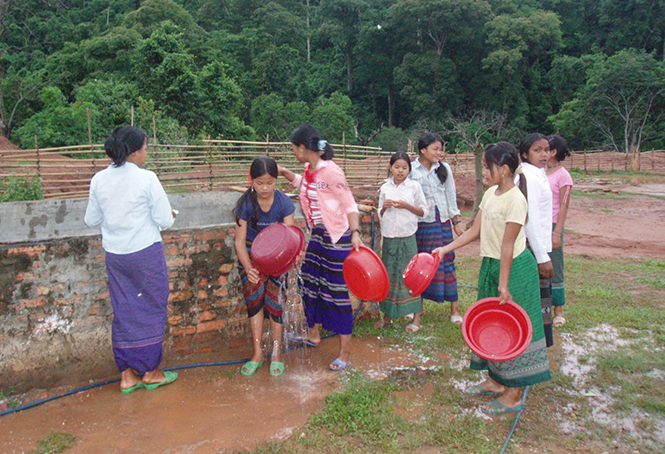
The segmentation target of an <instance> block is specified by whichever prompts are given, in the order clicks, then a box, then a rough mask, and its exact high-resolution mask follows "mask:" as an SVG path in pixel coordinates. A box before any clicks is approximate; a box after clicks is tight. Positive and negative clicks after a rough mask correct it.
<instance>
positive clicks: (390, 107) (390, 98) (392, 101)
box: [388, 84, 395, 128]
mask: <svg viewBox="0 0 665 454" xmlns="http://www.w3.org/2000/svg"><path fill="white" fill-rule="evenodd" d="M393 92H394V90H393V86H392V84H390V85H389V86H388V127H389V128H392V127H393V115H394V113H395V95H394V93H393Z"/></svg>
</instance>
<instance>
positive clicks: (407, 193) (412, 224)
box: [379, 177, 428, 238]
mask: <svg viewBox="0 0 665 454" xmlns="http://www.w3.org/2000/svg"><path fill="white" fill-rule="evenodd" d="M386 200H402V201H404V202H406V203H408V204H409V205H413V206H414V207H416V208H422V209H423V216H422V217H424V216H427V213H428V208H427V201H426V200H425V194H424V193H423V188H422V187H421V186H420V184H419V183H416V182H415V181H413V180H411V179H410V178H407V179H406V180H404V181H403V182H402V183H401V184H400V185H399V186H395V180H393V178H392V177H391V178H388V179H387V180H386V182H385V183H384V184H383V185H382V186H381V193H380V194H379V219H381V235H383V236H384V237H386V238H406V237H409V236H411V235H413V234H414V233H416V231H417V230H418V220H419V219H422V217H419V216H418V215H416V214H414V213H412V212H411V211H409V210H407V209H405V208H394V207H390V208H386V211H385V212H384V213H383V214H381V210H382V209H383V204H384V203H385V201H386Z"/></svg>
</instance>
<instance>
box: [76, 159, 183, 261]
mask: <svg viewBox="0 0 665 454" xmlns="http://www.w3.org/2000/svg"><path fill="white" fill-rule="evenodd" d="M84 221H85V223H86V224H87V225H88V226H90V227H97V228H101V229H102V247H103V248H104V250H106V251H108V252H111V253H114V254H131V253H132V252H137V251H140V250H142V249H145V248H146V247H148V246H151V245H152V244H154V243H156V242H158V241H162V235H161V234H160V233H159V231H160V229H167V228H169V227H171V226H172V225H173V221H174V218H173V214H172V212H171V204H170V203H169V199H168V197H167V196H166V192H164V188H162V185H161V183H160V182H159V179H158V178H157V175H155V173H154V172H151V171H149V170H145V169H141V168H139V167H138V166H137V165H136V164H133V163H131V162H126V163H125V164H124V165H122V166H120V167H116V166H115V165H113V164H112V165H110V166H109V167H107V168H106V169H104V170H102V171H100V172H98V173H97V174H96V175H95V176H94V177H92V181H91V182H90V196H89V198H88V207H87V209H86V211H85V218H84Z"/></svg>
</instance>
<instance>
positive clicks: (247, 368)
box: [240, 361, 263, 376]
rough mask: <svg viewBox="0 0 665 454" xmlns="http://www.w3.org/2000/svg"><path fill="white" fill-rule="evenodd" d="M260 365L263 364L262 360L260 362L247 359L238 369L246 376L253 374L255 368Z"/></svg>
mask: <svg viewBox="0 0 665 454" xmlns="http://www.w3.org/2000/svg"><path fill="white" fill-rule="evenodd" d="M261 366H263V361H261V362H260V363H257V362H256V361H247V362H246V363H245V364H243V366H242V368H241V369H240V373H241V374H243V375H247V376H250V375H254V372H256V369H258V368H259V367H261ZM245 371H247V372H245Z"/></svg>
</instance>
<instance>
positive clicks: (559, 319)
mask: <svg viewBox="0 0 665 454" xmlns="http://www.w3.org/2000/svg"><path fill="white" fill-rule="evenodd" d="M552 324H553V325H554V326H563V325H565V324H566V319H565V318H563V315H556V316H554V318H553V319H552Z"/></svg>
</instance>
